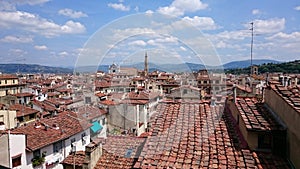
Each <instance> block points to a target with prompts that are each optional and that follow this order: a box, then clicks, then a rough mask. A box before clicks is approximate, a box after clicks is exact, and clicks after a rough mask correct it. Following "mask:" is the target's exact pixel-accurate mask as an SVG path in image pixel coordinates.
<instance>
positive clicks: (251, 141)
mask: <svg viewBox="0 0 300 169" xmlns="http://www.w3.org/2000/svg"><path fill="white" fill-rule="evenodd" d="M227 103H228V106H229V108H230V110H231V113H232V116H233V117H234V119H235V120H236V121H237V118H238V116H237V115H239V119H240V120H239V129H240V131H241V133H242V135H243V137H244V139H245V140H246V141H247V143H248V146H249V148H250V149H251V150H254V149H256V148H257V147H258V135H257V133H255V132H251V131H250V132H249V131H248V130H247V128H246V124H245V122H244V121H243V119H242V117H241V115H240V113H239V111H238V109H237V107H236V105H235V103H234V102H231V101H228V102H227Z"/></svg>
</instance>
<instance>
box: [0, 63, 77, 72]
mask: <svg viewBox="0 0 300 169" xmlns="http://www.w3.org/2000/svg"><path fill="white" fill-rule="evenodd" d="M0 72H2V73H17V72H20V73H72V72H73V70H72V69H69V68H61V67H51V66H41V65H36V64H0Z"/></svg>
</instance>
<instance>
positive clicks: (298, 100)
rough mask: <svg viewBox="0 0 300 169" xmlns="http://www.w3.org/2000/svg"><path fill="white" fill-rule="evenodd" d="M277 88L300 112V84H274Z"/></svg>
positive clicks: (274, 88)
mask: <svg viewBox="0 0 300 169" xmlns="http://www.w3.org/2000/svg"><path fill="white" fill-rule="evenodd" d="M273 90H275V91H276V92H277V93H278V94H279V95H280V96H281V97H282V98H283V99H284V100H285V101H286V102H287V103H288V104H290V105H291V106H292V107H293V108H294V109H295V110H297V111H298V112H299V113H300V86H293V87H291V86H288V87H285V86H282V85H275V86H273Z"/></svg>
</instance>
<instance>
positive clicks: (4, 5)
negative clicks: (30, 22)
mask: <svg viewBox="0 0 300 169" xmlns="http://www.w3.org/2000/svg"><path fill="white" fill-rule="evenodd" d="M48 1H50V0H9V1H6V0H1V1H0V10H5V11H15V10H16V6H18V5H26V4H28V5H31V6H34V5H41V4H44V3H46V2H48Z"/></svg>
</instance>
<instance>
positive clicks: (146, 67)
mask: <svg viewBox="0 0 300 169" xmlns="http://www.w3.org/2000/svg"><path fill="white" fill-rule="evenodd" d="M148 70H149V67H148V56H147V52H145V66H144V75H145V76H147V75H148Z"/></svg>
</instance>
